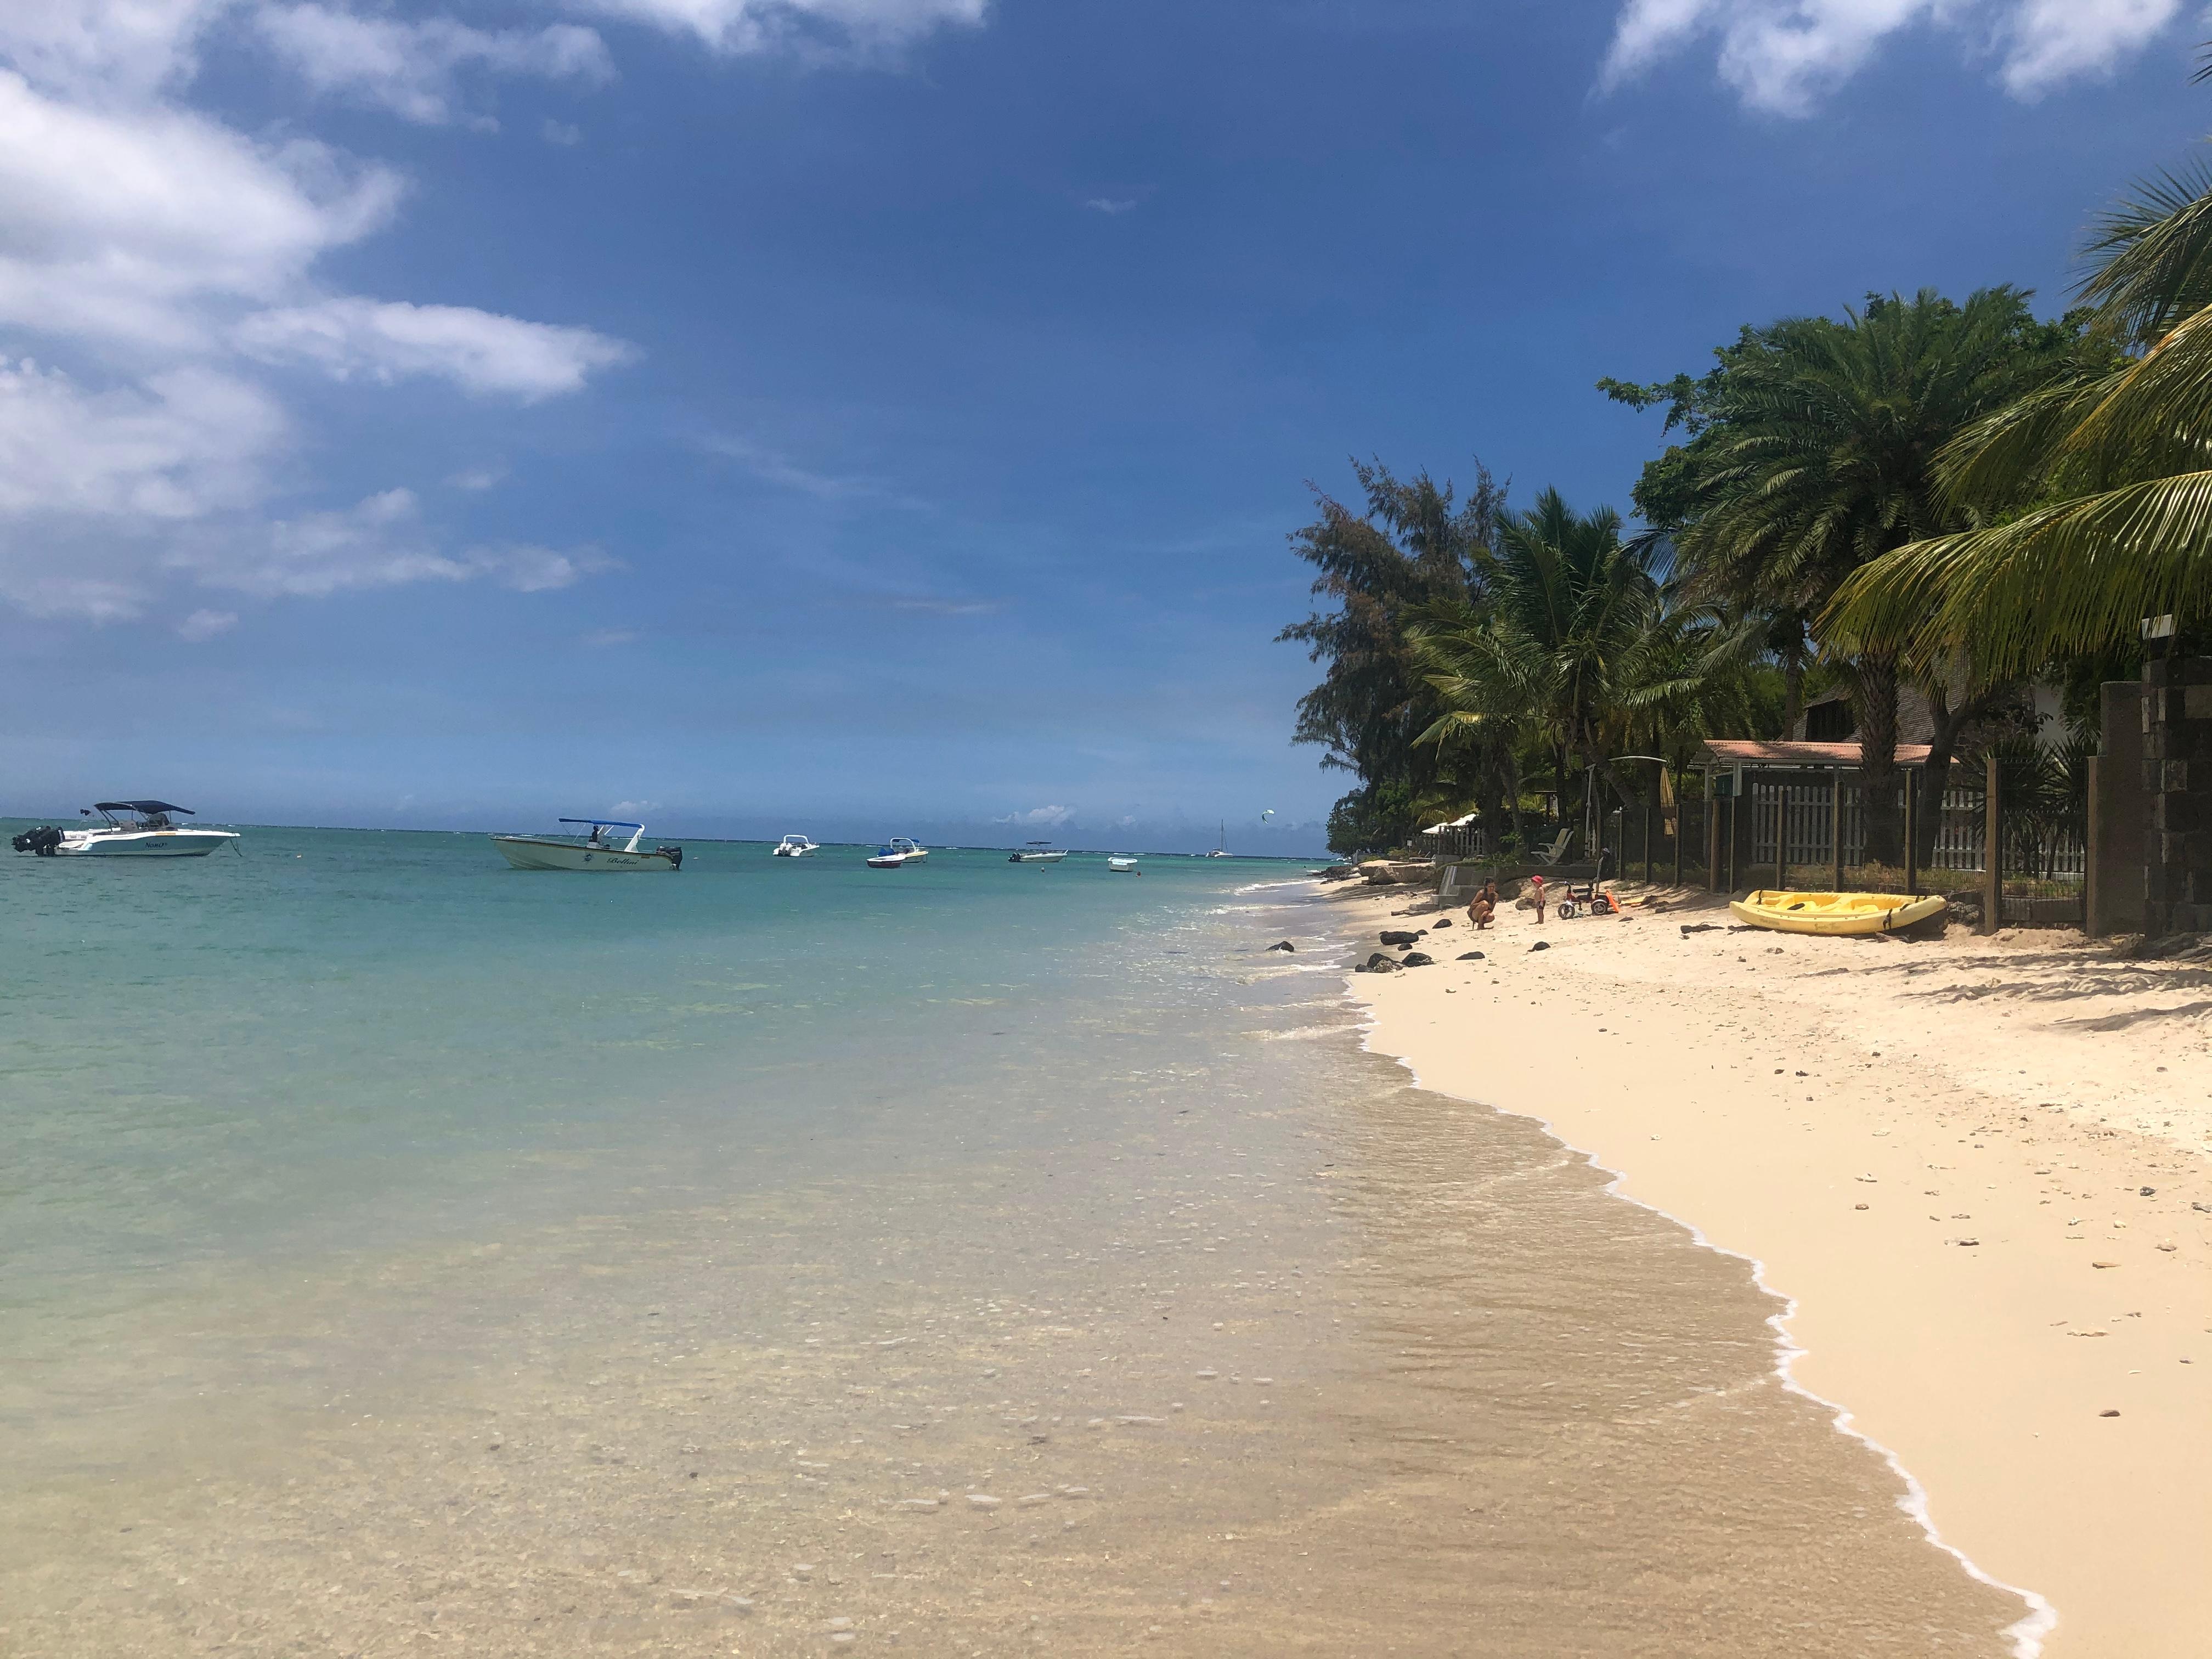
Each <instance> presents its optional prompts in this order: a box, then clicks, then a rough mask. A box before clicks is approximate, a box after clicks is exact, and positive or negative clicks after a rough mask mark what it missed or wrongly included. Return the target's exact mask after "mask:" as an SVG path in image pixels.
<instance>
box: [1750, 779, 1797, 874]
mask: <svg viewBox="0 0 2212 1659" xmlns="http://www.w3.org/2000/svg"><path fill="white" fill-rule="evenodd" d="M1756 823H1757V820H1756V819H1753V824H1754V826H1755V825H1756ZM1752 833H1753V838H1754V839H1756V837H1757V836H1758V830H1757V829H1756V828H1755V827H1754V829H1753V832H1752ZM1757 850H1758V849H1757V848H1753V852H1756V851H1757ZM1774 890H1775V891H1777V892H1778V893H1786V892H1788V891H1789V890H1790V786H1789V785H1788V784H1786V783H1778V784H1776V785H1775V786H1774Z"/></svg>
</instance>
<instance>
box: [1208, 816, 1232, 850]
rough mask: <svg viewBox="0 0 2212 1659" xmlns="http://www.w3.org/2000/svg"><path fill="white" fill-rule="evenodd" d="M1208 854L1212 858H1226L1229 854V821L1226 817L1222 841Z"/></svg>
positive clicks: (1222, 827)
mask: <svg viewBox="0 0 2212 1659" xmlns="http://www.w3.org/2000/svg"><path fill="white" fill-rule="evenodd" d="M1228 856H1229V823H1228V820H1227V819H1224V820H1222V824H1221V839H1220V841H1218V842H1216V843H1215V845H1214V848H1213V850H1212V852H1211V853H1208V854H1206V857H1208V858H1210V859H1225V858H1227V857H1228Z"/></svg>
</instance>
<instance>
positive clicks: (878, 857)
mask: <svg viewBox="0 0 2212 1659" xmlns="http://www.w3.org/2000/svg"><path fill="white" fill-rule="evenodd" d="M928 856H929V849H928V848H927V847H924V846H923V845H922V844H921V842H917V841H911V840H909V839H908V838H907V837H906V836H892V837H891V838H890V841H889V842H885V843H884V845H883V846H881V847H878V848H876V852H875V856H874V857H872V858H871V859H870V860H868V868H869V869H871V870H899V869H903V868H904V867H905V866H908V865H909V864H920V863H921V861H922V860H924V859H926V858H927V857H928Z"/></svg>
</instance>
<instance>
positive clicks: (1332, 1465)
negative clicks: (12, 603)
mask: <svg viewBox="0 0 2212 1659" xmlns="http://www.w3.org/2000/svg"><path fill="white" fill-rule="evenodd" d="M687 850H688V856H687V858H686V860H685V862H684V868H683V870H682V871H681V872H678V873H676V874H674V875H659V874H653V875H643V874H639V875H610V876H605V877H592V876H583V875H574V876H570V875H560V874H527V873H522V872H511V871H509V870H508V869H507V867H506V866H505V865H504V864H503V863H502V862H501V860H499V859H498V857H497V855H496V854H495V852H494V851H493V849H492V848H490V847H489V844H488V843H487V842H485V841H484V840H483V838H482V837H481V836H432V835H413V834H375V833H369V832H339V831H319V830H286V829H252V830H249V831H248V833H247V837H246V851H245V854H244V856H233V855H223V856H217V857H214V858H210V859H206V860H183V861H179V862H177V863H174V864H166V863H165V864H160V865H145V866H109V865H96V864H92V863H89V862H78V861H63V860H32V859H28V858H18V857H9V858H6V859H4V860H0V954H3V955H4V960H0V1137H3V1138H4V1146H5V1153H6V1155H5V1157H4V1158H0V1654H9V1655H13V1654H15V1653H24V1654H36V1655H39V1656H40V1659H117V1656H137V1655H143V1656H159V1659H167V1656H182V1655H191V1656H198V1655H202V1654H209V1655H213V1654H222V1655H226V1656H235V1655H240V1654H252V1655H261V1654H267V1655H272V1656H273V1655H278V1654H285V1655H289V1654H297V1653H301V1652H313V1653H344V1654H356V1653H359V1654H369V1653H383V1652H399V1651H437V1650H447V1651H454V1652H465V1653H468V1654H470V1655H471V1659H504V1656H508V1655H513V1656H523V1655H544V1656H560V1659H574V1656H585V1655H590V1656H597V1655H600V1654H607V1655H612V1654H617V1653H621V1654H634V1653H638V1652H652V1653H655V1654H659V1655H671V1656H686V1659H688V1656H693V1655H701V1656H705V1655H715V1656H721V1655H727V1654H732V1653H740V1654H784V1653H791V1654H816V1653H820V1652H823V1651H829V1650H840V1649H842V1647H844V1646H847V1645H850V1644H852V1643H858V1642H866V1643H868V1644H883V1645H886V1646H889V1645H894V1644H896V1645H897V1646H899V1647H900V1648H901V1649H902V1650H904V1651H907V1652H915V1653H923V1654H963V1655H965V1654H975V1653H999V1652H1015V1651H1019V1652H1035V1651H1056V1652H1066V1653H1081V1654H1091V1653H1098V1654H1107V1653H1113V1654H1119V1653H1124V1652H1139V1651H1142V1652H1152V1653H1160V1652H1166V1653H1174V1654H1181V1653H1191V1654H1206V1655H1209V1656H1211V1655H1216V1654H1229V1655H1250V1656H1255V1659H1259V1656H1268V1659H1273V1656H1276V1655H1280V1654H1285V1653H1309V1652H1310V1653H1315V1654H1323V1653H1325V1654H1330V1655H1341V1654H1346V1653H1357V1654H1364V1653H1388V1652H1399V1653H1407V1654H1427V1653H1451V1654H1469V1655H1484V1656H1516V1659H1519V1656H1529V1659H1534V1656H1540V1655H1541V1656H1543V1659H1555V1656H1565V1655H1574V1656H1589V1659H1597V1656H1606V1659H1615V1656H1621V1655H1635V1656H1648V1659H1660V1656H1673V1655H1679V1654H1681V1653H1684V1652H1691V1651H1696V1652H1699V1653H1703V1654H1711V1655H1717V1656H1745V1659H1748V1656H1753V1655H1758V1656H1767V1655H1771V1654H1773V1653H1776V1652H1781V1651H1786V1652H1790V1653H1791V1654H1792V1655H1796V1656H1806V1655H1833V1656H1836V1659H1843V1656H1845V1655H1849V1656H1852V1659H1860V1656H1872V1655H1881V1656H1895V1659H1908V1656H1910V1659H1917V1656H1923V1655H1926V1654H1929V1653H1934V1652H1959V1653H1986V1654H1990V1655H1996V1654H1997V1653H2000V1652H2002V1651H2003V1650H2004V1649H2003V1644H2002V1641H2001V1639H2000V1638H1999V1637H1998V1635H1997V1632H1998V1631H1999V1630H2000V1629H2001V1627H2002V1626H2003V1625H2004V1624H2006V1623H2008V1622H2009V1621H2010V1620H2012V1619H2013V1618H2015V1617H2016V1616H2017V1614H2018V1607H2017V1606H2016V1604H2015V1603H2013V1602H2011V1601H2009V1600H2008V1598H2006V1597H2003V1596H2002V1595H1996V1593H1994V1592H1991V1591H1989V1590H1987V1589H1985V1588H1984V1587H1982V1586H1978V1585H1975V1584H1973V1583H1971V1582H1970V1581H1968V1580H1967V1579H1966V1577H1964V1575H1963V1574H1962V1573H1960V1571H1958V1569H1957V1566H1956V1564H1955V1563H1954V1562H1953V1561H1952V1560H1951V1559H1950V1558H1948V1557H1947V1556H1943V1555H1942V1554H1940V1553H1938V1552H1936V1550H1934V1549H1933V1548H1931V1547H1929V1545H1928V1544H1927V1542H1926V1541H1925V1540H1924V1538H1923V1537H1922V1535H1921V1534H1920V1533H1919V1531H1918V1528H1917V1527H1916V1526H1915V1525H1914V1524H1913V1523H1912V1522H1911V1521H1910V1519H1909V1518H1907V1517H1906V1516H1905V1515H1904V1514H1903V1513H1902V1512H1901V1511H1899V1510H1898V1508H1897V1506H1896V1501H1895V1500H1896V1498H1897V1496H1898V1493H1899V1482H1898V1481H1897V1480H1896V1478H1895V1476H1894V1475H1893V1474H1892V1473H1891V1472H1890V1471H1889V1470H1888V1469H1887V1468H1886V1467H1885V1466H1884V1465H1883V1464H1882V1463H1881V1460H1880V1459H1879V1458H1878V1457H1877V1456H1875V1455H1874V1454H1873V1453H1872V1452H1871V1451H1869V1449H1867V1448H1865V1447H1864V1446H1863V1445H1861V1444H1860V1443H1857V1442H1855V1441H1851V1440H1849V1439H1846V1438H1845V1437H1843V1436H1840V1435H1838V1434H1837V1433H1836V1432H1835V1431H1834V1430H1833V1428H1832V1426H1831V1425H1830V1424H1829V1422H1828V1419H1827V1417H1826V1413H1824V1412H1823V1411H1821V1410H1820V1408H1819V1407H1817V1406H1816V1405H1814V1404H1813V1403H1812V1402H1810V1401H1806V1400H1804V1399H1803V1398H1802V1397H1800V1396H1796V1395H1790V1394H1788V1393H1786V1392H1785V1391H1784V1390H1783V1389H1781V1388H1780V1387H1779V1385H1778V1383H1777V1381H1776V1379H1775V1376H1774V1373H1773V1348H1772V1342H1771V1332H1770V1331H1769V1329H1768V1328H1767V1327H1766V1325H1765V1319H1766V1317H1767V1316H1768V1315H1769V1314H1770V1313H1771V1312H1772V1311H1773V1304H1772V1302H1771V1298H1770V1297H1766V1296H1765V1294H1764V1293H1762V1292H1760V1291H1759V1290H1758V1289H1757V1288H1756V1287H1755V1286H1754V1285H1753V1284H1752V1283H1751V1280H1750V1278H1749V1275H1748V1272H1747V1269H1746V1267H1745V1266H1744V1264H1743V1263H1741V1261H1734V1260H1732V1259H1729V1258H1723V1257H1721V1256H1718V1255H1715V1254H1714V1253H1712V1252H1711V1251H1709V1250H1705V1249H1702V1248H1700V1247H1699V1246H1697V1245H1696V1244H1695V1243H1693V1242H1692V1240H1691V1239H1690V1237H1689V1236H1688V1235H1687V1234H1686V1232H1684V1231H1683V1230H1682V1229H1681V1228H1680V1227H1678V1226H1676V1225H1674V1224H1673V1223H1671V1222H1669V1221H1667V1220H1666V1219H1665V1218H1661V1217H1657V1216H1655V1215H1653V1214H1651V1213H1650V1212H1646V1211H1643V1210H1639V1209H1636V1208H1634V1207H1632V1206H1629V1205H1626V1204H1625V1203H1624V1202H1622V1201H1621V1200H1619V1199H1616V1198H1614V1197H1613V1196H1611V1195H1609V1194H1607V1192H1606V1191H1605V1190H1604V1176H1602V1174H1601V1173H1600V1172H1597V1171H1595V1170H1590V1169H1589V1168H1588V1167H1587V1166H1586V1165H1585V1164H1583V1162H1582V1161H1581V1160H1580V1159H1578V1158H1573V1157H1571V1156H1570V1155H1568V1154H1566V1153H1565V1152H1564V1151H1563V1150H1562V1149H1561V1148H1560V1147H1559V1146H1558V1145H1557V1144H1556V1143H1555V1142H1553V1141H1551V1140H1550V1139H1548V1138H1547V1137H1546V1136H1545V1135H1544V1134H1543V1133H1541V1131H1540V1130H1538V1129H1537V1128H1536V1127H1534V1126H1533V1125H1530V1124H1528V1123H1526V1122H1524V1121H1518V1120H1509V1119H1502V1118H1498V1117H1496V1116H1494V1115H1492V1114H1489V1113H1487V1112H1486V1111H1484V1110H1483V1109H1480V1107H1479V1106H1476V1105H1473V1104H1470V1103H1461V1102H1454V1101H1449V1100H1445V1099H1443V1098H1441V1097H1436V1096H1432V1095H1429V1094H1426V1093H1425V1092H1424V1091H1420V1090H1419V1089H1416V1088H1413V1087H1412V1086H1411V1085H1409V1083H1408V1081H1407V1078H1406V1074H1405V1073H1404V1072H1403V1071H1402V1070H1401V1068H1399V1067H1398V1066H1395V1064H1394V1063H1392V1062H1391V1061H1389V1060H1387V1059H1384V1058H1383V1057H1380V1056H1376V1055H1373V1054H1368V1053H1365V1052H1364V1050H1363V1049H1362V1048H1361V1047H1360V1044H1359V1041H1358V1038H1359V1020H1358V1014H1357V1012H1356V1010H1354V1009H1353V1008H1352V1006H1350V1004H1349V1003H1348V1002H1347V1000H1346V997H1345V995H1344V986H1343V981H1342V980H1341V977H1340V975H1341V972H1342V968H1343V965H1344V963H1345V962H1346V959H1347V958H1348V957H1349V956H1350V955H1351V953H1352V950H1353V949H1354V948H1355V947H1356V945H1358V940H1357V939H1355V937H1354V934H1353V931H1352V927H1351V925H1350V924H1349V923H1348V922H1347V921H1346V920H1344V919H1343V917H1344V907H1342V906H1341V905H1335V906H1334V908H1333V907H1332V904H1331V902H1329V901H1328V900H1326V899H1325V898H1323V897H1322V896H1321V895H1319V894H1318V893H1317V892H1316V890H1315V888H1314V884H1312V883H1310V882H1308V881H1305V880H1304V879H1303V878H1302V876H1301V872H1299V871H1298V870H1297V868H1296V867H1295V866H1283V865H1279V864H1272V863H1261V862H1257V861H1244V860H1215V861H1199V860H1149V861H1147V863H1146V874H1145V875H1144V876H1142V877H1140V878H1131V877H1126V876H1117V875H1113V874H1110V873H1109V872H1108V871H1107V870H1106V868H1105V866H1104V861H1103V859H1076V858H1072V859H1070V860H1068V861H1066V863H1064V864H1061V865H1058V866H1012V865H1009V864H1008V863H1007V862H1006V859H1005V855H1004V854H990V853H951V854H948V853H939V854H934V855H933V857H932V858H931V859H930V860H929V861H928V863H927V865H926V866H921V867H918V868H913V869H908V870H902V871H897V872H873V871H870V870H867V869H866V868H865V867H864V866H863V865H862V863H861V861H860V860H861V858H862V856H863V854H864V852H865V850H866V849H860V848H829V849H825V850H824V852H823V854H822V855H821V856H819V857H817V858H814V859H810V860H775V859H771V858H769V856H768V849H767V848H766V847H765V846H764V845H759V844H716V843H701V844H698V845H696V846H693V847H691V848H689V849H687ZM1285 937H1288V938H1291V939H1294V940H1295V941H1296V942H1297V945H1298V947H1299V949H1298V951H1297V953H1295V954H1291V955H1285V954H1280V953H1276V952H1271V951H1267V949H1266V946H1267V945H1269V944H1270V943H1272V942H1273V941H1275V940H1277V939H1282V938H1285ZM1541 960H1542V959H1541V957H1540V958H1535V959H1534V961H1535V962H1537V963H1541ZM1431 971H1433V972H1437V973H1444V972H1454V973H1462V974H1472V973H1474V972H1476V971H1478V970H1477V969H1472V968H1468V967H1464V966H1459V965H1454V966H1451V967H1449V968H1438V969H1431ZM1479 971H1481V972H1484V973H1488V972H1491V971H1498V972H1501V973H1502V972H1510V971H1516V970H1515V969H1509V968H1507V967H1505V966H1504V964H1493V965H1492V966H1491V967H1486V968H1484V969H1480V970H1479ZM1526 971H1528V972H1530V973H1535V972H1538V971H1540V970H1539V969H1534V968H1530V969H1527V970H1526ZM1468 1000H1469V1001H1470V1002H1471V1001H1472V1000H1473V999H1471V998H1470V999H1468ZM1496 1036H1498V1038H1499V1039H1500V1040H1510V1032H1500V1033H1497V1034H1496ZM845 1638H850V1642H848V1641H847V1640H846V1639H845Z"/></svg>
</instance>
